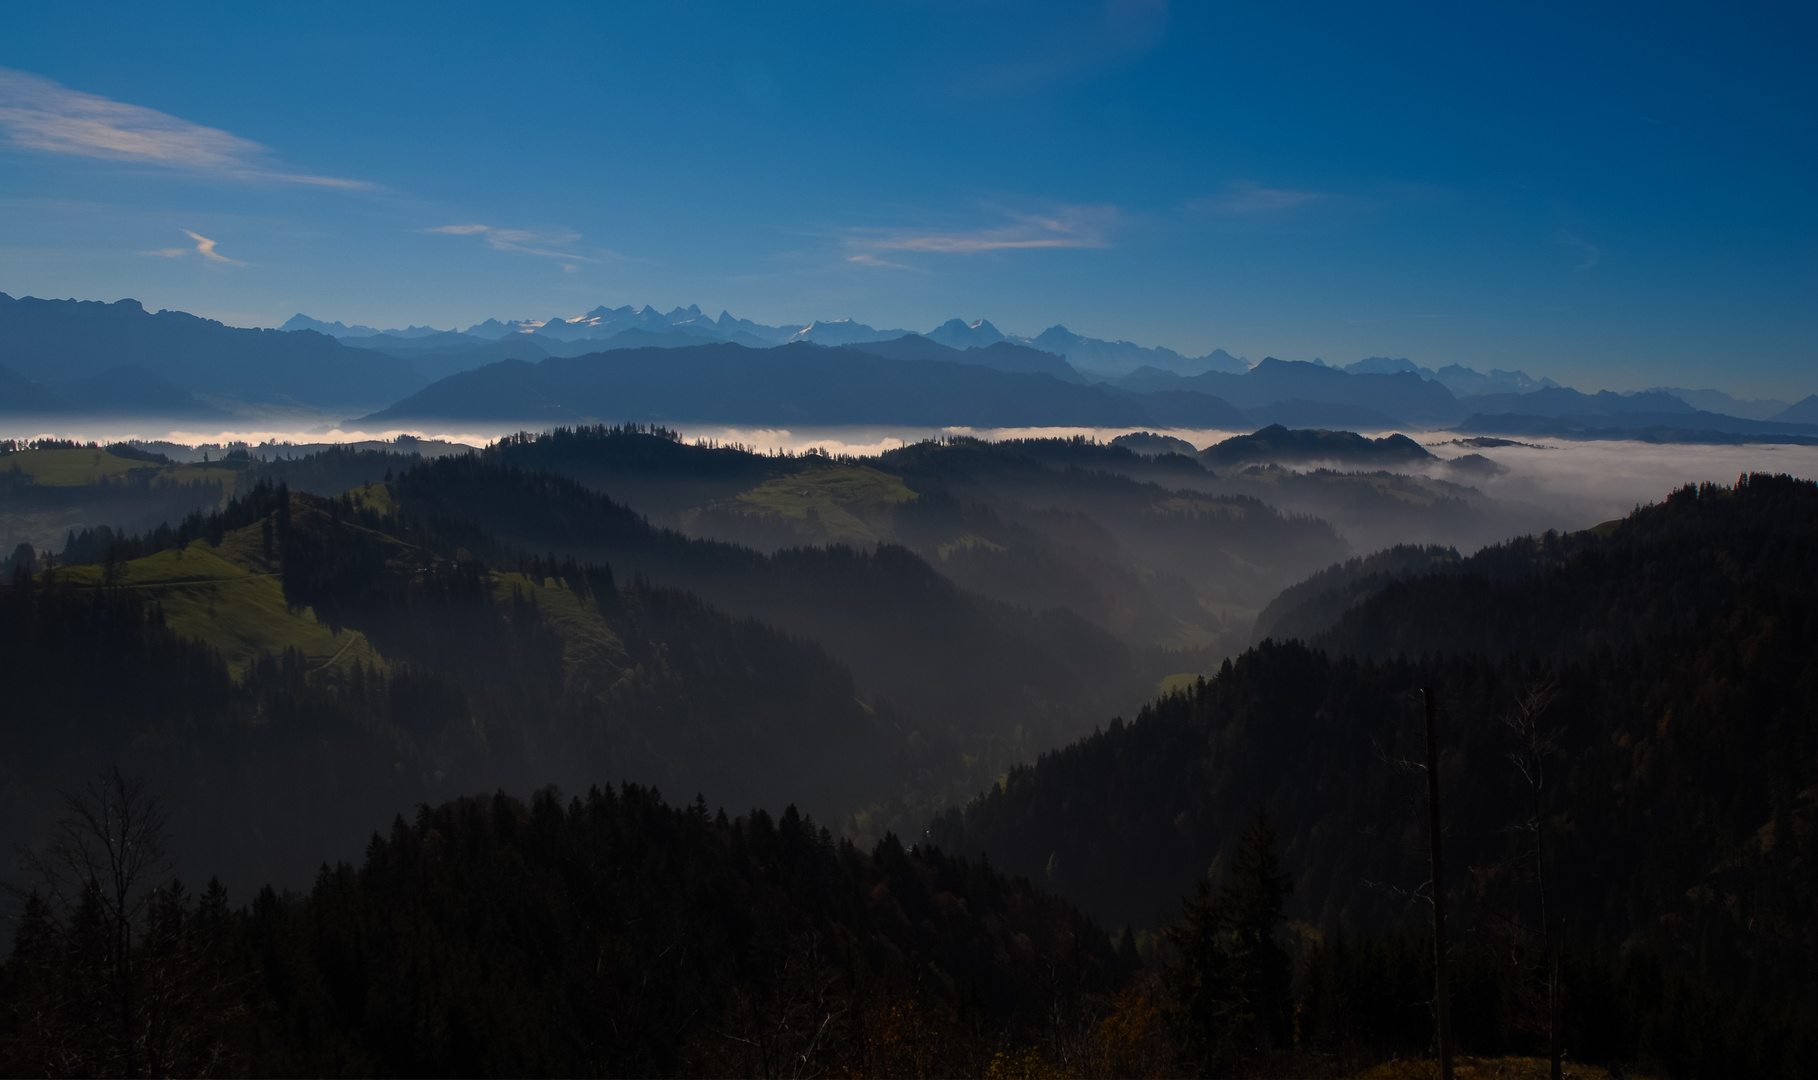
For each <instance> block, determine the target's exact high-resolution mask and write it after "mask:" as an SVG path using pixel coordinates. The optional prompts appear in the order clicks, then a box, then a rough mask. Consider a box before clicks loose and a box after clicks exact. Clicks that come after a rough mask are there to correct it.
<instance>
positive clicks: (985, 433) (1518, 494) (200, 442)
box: [5, 422, 1818, 531]
mask: <svg viewBox="0 0 1818 1080" xmlns="http://www.w3.org/2000/svg"><path fill="white" fill-rule="evenodd" d="M672 426H673V427H674V429H675V430H676V431H678V432H679V433H680V434H681V435H682V437H683V438H685V439H687V440H688V441H690V442H693V441H696V440H706V441H710V442H713V443H717V444H720V445H737V446H743V447H746V448H749V449H751V450H754V451H759V452H764V453H778V452H785V451H787V452H790V453H800V452H802V451H805V450H810V449H816V450H823V451H825V452H827V453H830V454H834V455H848V454H849V455H854V456H859V457H866V456H871V455H875V454H879V453H882V452H883V451H886V450H891V449H895V448H897V447H900V446H906V445H909V444H912V443H915V442H919V441H922V440H926V439H935V438H943V437H949V436H956V435H963V436H973V437H977V438H981V439H988V440H998V439H1025V438H1056V437H1071V436H1075V435H1083V436H1086V437H1089V438H1094V439H1098V440H1101V441H1109V440H1111V439H1113V438H1115V437H1117V436H1119V435H1124V434H1128V433H1130V432H1132V431H1137V430H1156V431H1158V433H1160V434H1166V435H1172V436H1174V437H1176V438H1180V439H1184V440H1186V441H1187V442H1190V443H1192V444H1193V445H1194V446H1195V447H1198V448H1201V449H1204V448H1205V447H1207V446H1210V445H1212V444H1213V443H1216V442H1219V441H1220V440H1222V439H1226V438H1230V437H1231V436H1233V435H1239V434H1247V432H1240V431H1224V430H1217V429H1184V430H1180V429H1140V428H1095V427H1047V428H966V427H949V428H919V427H918V428H910V427H880V426H856V427H803V428H784V427H736V426H728V425H724V424H685V423H684V424H675V425H672ZM519 430H521V428H520V426H518V425H470V426H461V427H447V428H435V427H428V428H421V427H419V428H405V429H388V430H384V431H358V430H344V429H341V428H324V427H314V428H310V429H307V430H299V429H296V428H289V429H286V428H284V427H281V426H279V425H271V426H269V427H261V426H254V425H249V426H246V427H239V428H233V429H227V430H202V429H195V428H186V427H161V426H150V425H146V424H143V423H141V424H121V423H107V422H96V423H89V424H83V423H78V424H75V425H71V427H70V428H69V429H66V430H51V431H43V432H29V433H27V432H18V431H15V432H8V433H5V434H7V435H8V437H13V438H22V439H23V438H37V437H45V436H49V437H55V438H65V439H71V438H73V439H80V440H83V441H88V440H94V441H98V442H102V443H108V442H118V441H130V440H137V441H142V442H156V443H164V444H171V446H172V449H173V450H174V449H176V448H180V447H190V448H195V450H196V456H198V457H199V456H200V454H201V452H203V451H216V452H218V451H220V450H222V449H224V448H226V447H228V446H231V445H236V444H237V445H246V446H251V447H253V448H255V452H261V451H262V454H261V456H276V455H281V454H289V455H296V454H301V453H308V452H310V451H311V450H314V449H318V448H321V447H323V446H325V445H336V444H353V443H365V444H367V445H374V444H377V443H382V442H392V441H394V440H396V439H397V437H398V436H400V435H406V436H410V437H413V438H416V439H421V440H424V441H425V442H427V443H430V444H432V446H425V447H424V448H423V449H424V450H426V451H428V452H431V453H434V452H438V451H442V452H445V451H446V450H448V449H457V448H458V447H459V446H476V447H477V446H485V445H486V444H487V443H490V442H492V441H494V440H496V439H498V438H500V437H501V436H504V435H508V434H512V433H514V432H516V431H519ZM1402 430H1404V431H1405V432H1406V434H1408V435H1410V436H1411V437H1413V438H1415V439H1417V440H1418V441H1419V442H1421V443H1422V444H1424V445H1426V446H1427V447H1428V448H1429V449H1431V450H1432V452H1433V453H1435V454H1437V455H1438V456H1440V457H1441V458H1455V457H1460V456H1463V455H1465V454H1481V455H1483V456H1484V457H1487V458H1490V459H1492V460H1493V461H1495V462H1497V463H1498V464H1500V465H1502V466H1505V469H1506V471H1503V472H1501V473H1500V474H1498V475H1496V476H1484V475H1481V474H1473V475H1469V476H1466V475H1464V474H1462V473H1460V472H1457V471H1454V470H1448V469H1435V470H1432V472H1433V474H1434V475H1435V476H1437V477H1439V478H1441V479H1445V480H1448V481H1450V482H1453V483H1463V484H1467V485H1468V486H1471V487H1475V488H1477V489H1478V490H1479V491H1481V492H1483V493H1484V494H1485V495H1488V496H1490V497H1491V498H1494V499H1496V500H1497V501H1499V502H1501V503H1503V504H1504V505H1505V508H1507V509H1510V510H1514V511H1516V513H1515V515H1514V516H1515V518H1516V519H1517V520H1520V521H1521V522H1522V523H1523V526H1524V531H1525V530H1535V531H1538V530H1543V529H1549V528H1557V529H1562V530H1571V529H1581V528H1586V527H1589V526H1591V525H1595V524H1597V523H1598V522H1602V521H1608V520H1610V519H1612V518H1618V517H1622V516H1623V515H1625V514H1627V513H1629V512H1630V511H1631V510H1633V509H1635V507H1637V506H1640V505H1643V504H1646V503H1651V502H1657V501H1659V500H1660V499H1661V498H1663V497H1664V496H1665V495H1666V494H1667V493H1668V492H1669V491H1672V490H1673V489H1674V488H1676V487H1679V486H1681V485H1684V484H1688V483H1703V482H1716V483H1725V484H1727V483H1733V482H1735V480H1736V478H1737V477H1739V476H1741V475H1743V474H1745V473H1750V472H1777V473H1778V472H1784V473H1790V474H1792V475H1794V476H1799V477H1803V478H1807V479H1811V478H1818V446H1794V445H1783V444H1776V443H1746V444H1741V445H1715V446H1712V445H1700V444H1683V443H1677V444H1658V443H1643V442H1627V441H1582V442H1581V441H1573V440H1549V439H1536V440H1533V442H1532V443H1530V444H1525V445H1512V446H1499V447H1487V448H1479V447H1471V446H1464V445H1460V444H1459V443H1458V442H1457V441H1456V440H1457V439H1458V436H1456V435H1454V434H1453V433H1451V432H1443V431H1428V432H1420V431H1409V430H1406V429H1402ZM1364 434H1368V435H1380V434H1386V432H1365V433H1364ZM1524 442H1525V440H1524ZM433 444H441V445H433ZM449 444H452V445H449ZM172 456H173V457H176V456H188V455H183V454H181V453H173V454H172ZM1318 464H1319V463H1301V464H1297V465H1296V466H1295V467H1296V468H1301V469H1306V468H1313V467H1317V465H1318ZM1328 464H1331V466H1332V467H1335V468H1345V466H1342V465H1338V464H1336V463H1328ZM1397 471H1404V470H1401V469H1398V470H1397Z"/></svg>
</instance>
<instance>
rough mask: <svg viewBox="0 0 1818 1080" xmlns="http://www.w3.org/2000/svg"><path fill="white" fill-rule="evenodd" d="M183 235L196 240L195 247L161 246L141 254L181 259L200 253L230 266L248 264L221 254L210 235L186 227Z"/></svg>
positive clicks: (208, 258)
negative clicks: (191, 230)
mask: <svg viewBox="0 0 1818 1080" xmlns="http://www.w3.org/2000/svg"><path fill="white" fill-rule="evenodd" d="M183 235H184V236H187V237H189V238H190V239H191V240H194V241H195V242H196V246H195V247H168V248H159V249H158V250H157V251H145V252H140V254H142V255H155V256H157V257H158V258H161V259H181V258H183V257H184V256H186V255H200V256H201V257H202V258H204V259H206V260H208V261H209V262H218V263H226V264H227V265H229V266H245V265H246V264H245V263H243V262H241V261H240V260H239V259H230V258H228V257H227V256H225V255H223V254H221V253H220V252H219V251H216V250H215V241H213V240H210V239H209V238H208V237H206V236H203V235H202V234H201V233H195V232H190V231H189V230H188V229H184V230H183Z"/></svg>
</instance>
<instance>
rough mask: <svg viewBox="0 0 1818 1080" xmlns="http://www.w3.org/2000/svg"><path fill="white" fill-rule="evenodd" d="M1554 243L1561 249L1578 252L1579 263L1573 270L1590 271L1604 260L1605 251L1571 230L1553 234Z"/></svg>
mask: <svg viewBox="0 0 1818 1080" xmlns="http://www.w3.org/2000/svg"><path fill="white" fill-rule="evenodd" d="M1553 242H1554V243H1555V244H1558V245H1559V246H1560V247H1563V248H1569V249H1571V250H1573V251H1576V252H1578V254H1579V262H1578V265H1577V266H1574V267H1572V269H1573V270H1589V269H1590V268H1591V267H1593V266H1596V265H1597V264H1598V263H1599V262H1600V261H1602V259H1603V249H1602V248H1600V247H1598V246H1597V245H1596V244H1593V243H1591V242H1590V241H1589V240H1586V239H1585V238H1584V237H1582V236H1579V235H1578V234H1577V233H1575V232H1573V231H1572V230H1570V229H1560V230H1559V231H1557V232H1555V233H1554V234H1553Z"/></svg>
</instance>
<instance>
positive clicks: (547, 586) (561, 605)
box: [492, 573, 627, 679]
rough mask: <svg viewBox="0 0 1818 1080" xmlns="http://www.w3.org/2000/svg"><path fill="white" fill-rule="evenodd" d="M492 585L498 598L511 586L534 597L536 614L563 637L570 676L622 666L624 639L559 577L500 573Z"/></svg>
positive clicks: (589, 601)
mask: <svg viewBox="0 0 1818 1080" xmlns="http://www.w3.org/2000/svg"><path fill="white" fill-rule="evenodd" d="M492 587H493V596H494V597H495V598H497V599H499V600H501V601H503V600H508V599H510V597H511V595H512V592H513V590H516V591H518V592H520V593H522V594H524V595H526V596H528V597H531V598H533V599H535V600H536V603H537V612H538V614H540V615H541V616H542V618H543V621H544V622H545V623H547V624H548V625H549V626H550V627H551V628H553V629H554V630H555V632H556V633H558V634H560V635H561V637H562V669H563V670H564V671H566V672H567V673H568V676H569V678H570V679H573V678H577V677H585V676H586V675H587V674H588V673H600V672H614V673H616V672H617V671H619V670H620V669H621V668H623V667H624V666H625V661H626V659H627V657H626V653H625V645H624V642H622V641H620V640H619V637H618V635H617V634H614V633H613V632H612V628H611V627H609V626H607V625H606V620H605V619H604V618H602V617H601V616H600V612H599V609H598V608H596V607H595V606H594V602H593V600H592V599H590V598H587V597H583V596H580V595H579V594H577V593H576V592H575V591H574V590H573V589H570V588H569V587H568V585H567V584H566V583H565V582H563V581H561V580H560V579H558V578H552V577H551V578H542V579H540V580H539V579H533V578H530V577H527V576H526V575H524V574H511V573H500V574H494V575H493V586H492Z"/></svg>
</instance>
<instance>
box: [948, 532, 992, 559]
mask: <svg viewBox="0 0 1818 1080" xmlns="http://www.w3.org/2000/svg"><path fill="white" fill-rule="evenodd" d="M973 548H983V549H984V550H986V551H1008V550H1010V549H1009V548H1006V547H1005V546H1004V545H1002V544H994V543H992V542H991V541H989V540H987V539H985V538H984V537H982V536H979V535H977V534H976V533H960V534H959V535H958V536H956V537H954V538H953V539H951V540H949V541H947V542H946V543H944V544H942V545H941V546H940V547H938V548H936V549H935V553H936V554H938V555H939V556H940V557H941V561H942V562H946V561H947V558H948V556H950V555H952V554H953V553H954V552H956V551H970V550H971V549H973Z"/></svg>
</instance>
